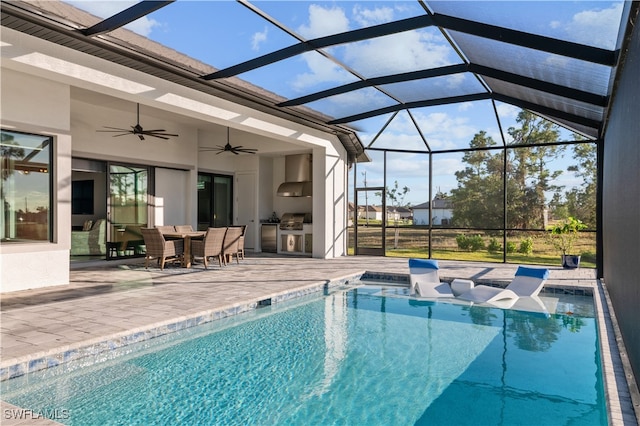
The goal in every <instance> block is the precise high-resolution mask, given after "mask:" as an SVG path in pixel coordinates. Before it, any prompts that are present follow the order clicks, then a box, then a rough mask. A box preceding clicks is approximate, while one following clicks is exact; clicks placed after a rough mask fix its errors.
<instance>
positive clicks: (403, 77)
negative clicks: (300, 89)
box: [278, 64, 467, 107]
mask: <svg viewBox="0 0 640 426" xmlns="http://www.w3.org/2000/svg"><path fill="white" fill-rule="evenodd" d="M465 71H467V65H465V64H459V65H449V66H446V67H440V68H433V69H426V70H420V71H412V72H406V73H400V74H393V75H385V76H382V77H375V78H369V79H366V80H360V81H355V82H353V83H349V84H345V85H342V86H338V87H333V88H331V89H327V90H323V91H320V92H317V93H312V94H310V95H307V96H301V97H299V98H296V99H290V100H288V101H285V102H281V103H279V104H278V106H280V107H289V106H294V105H302V104H306V103H309V102H313V101H317V100H319V99H323V98H327V97H329V96H335V95H341V94H343V93H347V92H352V91H354V90H358V89H363V88H365V87H372V86H381V85H384V84H392V83H400V82H403V81H411V80H420V79H423V78H430V77H440V76H444V75H451V74H458V73H461V72H465Z"/></svg>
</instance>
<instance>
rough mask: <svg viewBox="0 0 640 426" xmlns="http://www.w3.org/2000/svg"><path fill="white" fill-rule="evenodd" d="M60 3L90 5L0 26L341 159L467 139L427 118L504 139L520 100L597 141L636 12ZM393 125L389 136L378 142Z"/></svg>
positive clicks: (581, 6) (557, 7)
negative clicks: (230, 110) (296, 136)
mask: <svg viewBox="0 0 640 426" xmlns="http://www.w3.org/2000/svg"><path fill="white" fill-rule="evenodd" d="M67 3H72V4H73V5H75V6H76V7H81V8H82V7H87V6H88V5H90V4H92V3H93V4H94V6H95V5H96V4H98V3H101V2H60V3H58V2H50V1H30V2H23V1H6V2H3V5H2V25H3V26H7V27H10V28H14V29H16V30H19V31H23V32H27V33H30V34H33V35H35V36H37V37H41V38H44V39H47V40H50V41H52V42H55V43H59V44H61V45H65V46H68V47H71V48H74V49H77V50H81V51H84V52H87V53H90V54H93V55H96V56H100V57H102V58H105V59H108V60H111V61H114V62H118V63H121V64H124V65H126V66H130V67H132V68H136V69H138V70H144V71H146V72H150V73H153V74H155V75H157V76H160V77H163V78H166V79H169V80H172V81H176V82H179V83H181V84H185V85H188V86H190V87H194V88H197V89H198V90H202V91H205V92H208V93H212V94H215V95H217V96H222V97H224V98H228V99H232V100H235V101H237V102H240V103H242V104H246V105H250V106H252V107H256V108H259V109H261V110H267V111H269V112H271V113H275V114H277V115H280V116H286V117H288V118H290V119H291V118H293V119H296V120H302V121H304V122H305V123H306V124H311V125H313V126H316V127H319V128H323V129H325V130H329V131H332V132H335V133H336V134H338V136H339V137H340V139H341V141H342V143H343V145H344V146H345V147H346V149H347V151H348V153H349V154H350V155H351V158H356V157H358V156H359V155H360V154H362V152H363V148H364V146H365V145H366V146H368V147H370V148H376V147H378V146H380V147H384V148H385V149H395V150H400V151H416V152H418V151H422V152H445V151H453V150H460V149H464V148H467V147H468V146H467V145H465V144H466V143H467V142H468V141H469V140H470V138H469V137H468V135H466V136H465V137H466V139H464V138H462V139H460V140H459V141H456V140H453V139H450V140H443V138H442V137H441V136H440V133H441V131H442V128H443V127H456V126H457V127H461V126H466V127H469V128H473V129H475V130H476V131H477V130H480V129H488V131H489V133H493V134H494V135H495V139H496V141H497V142H499V143H502V144H503V145H508V144H509V143H510V142H511V141H510V138H509V135H508V132H507V129H508V127H509V126H510V125H512V124H513V123H514V116H515V114H514V112H513V111H516V110H520V109H526V110H529V111H531V112H533V113H535V114H537V115H539V116H541V117H543V118H545V119H548V120H550V121H553V122H555V123H557V124H559V125H561V126H562V127H564V128H565V129H567V130H568V131H569V133H567V135H569V136H567V138H569V137H573V135H571V133H574V134H577V135H580V136H581V137H584V138H587V139H593V140H595V139H600V138H601V137H602V135H603V134H604V129H605V126H606V122H607V111H608V106H609V103H610V101H611V93H612V90H613V87H614V80H615V73H616V67H617V64H618V61H619V59H620V56H621V55H620V50H619V49H620V46H621V44H622V43H621V40H622V38H623V36H624V32H625V31H626V22H627V21H628V19H627V17H628V16H629V13H630V10H631V9H632V8H637V7H638V6H637V4H633V3H632V2H622V1H613V2H611V1H609V2H595V1H582V2H581V1H576V2H568V1H558V2H521V1H513V2H505V1H496V2H484V1H473V2H466V1H434V2H430V1H429V2H426V1H411V2H370V1H367V2H362V3H358V2H341V1H338V2H328V3H325V2H322V1H318V2H315V3H311V2H275V1H263V2H261V1H256V2H249V1H246V0H240V1H237V2H227V1H202V2H188V1H141V2H139V3H136V4H133V5H132V6H131V3H127V2H104V3H111V4H112V5H113V3H117V4H119V6H118V7H120V8H121V9H122V10H120V11H116V12H115V13H112V14H111V15H109V16H101V17H96V16H92V15H89V14H86V13H84V12H81V11H78V10H76V9H74V8H70V7H69V4H67ZM96 10H98V9H95V10H93V11H94V13H97V12H96ZM104 10H107V9H104ZM143 21H144V22H147V23H153V22H155V23H156V24H157V23H160V24H159V25H160V28H162V27H163V26H164V27H165V28H166V31H165V32H163V31H161V30H157V31H150V32H148V33H147V34H146V37H147V38H148V39H151V40H153V41H156V42H157V43H159V45H155V44H153V45H150V44H148V43H145V42H144V40H146V39H145V38H143V37H140V36H139V35H137V34H133V33H131V32H130V31H125V30H123V29H121V27H124V26H127V25H128V26H127V28H132V29H133V30H135V25H136V22H137V23H140V22H143ZM230 23H231V25H232V26H231V27H230V26H229V24H230ZM178 34H179V35H178ZM243 41H244V43H245V44H242V43H243ZM235 43H238V46H245V48H235V46H236V45H235ZM157 46H162V48H157ZM178 52H179V53H178ZM184 55H188V56H184ZM185 57H187V58H195V59H196V60H197V63H198V64H204V65H206V66H197V65H193V64H192V63H191V62H188V61H185V60H184V58H185ZM468 111H473V117H471V116H469V115H468V114H469V112H468ZM394 126H396V128H399V127H404V135H405V137H398V136H397V135H396V137H391V138H390V139H388V140H387V142H386V145H385V143H384V142H378V141H379V140H380V141H382V140H383V139H384V138H383V137H382V136H381V135H383V133H384V132H385V131H387V130H389V129H391V128H393V127H394ZM389 131H391V130H389ZM406 135H410V136H409V137H406ZM362 141H364V143H363V142H362Z"/></svg>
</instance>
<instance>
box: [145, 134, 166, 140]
mask: <svg viewBox="0 0 640 426" xmlns="http://www.w3.org/2000/svg"><path fill="white" fill-rule="evenodd" d="M145 135H147V136H152V137H154V138H159V139H164V140H168V139H169V138H168V137H166V136H163V135H162V134H155V133H145Z"/></svg>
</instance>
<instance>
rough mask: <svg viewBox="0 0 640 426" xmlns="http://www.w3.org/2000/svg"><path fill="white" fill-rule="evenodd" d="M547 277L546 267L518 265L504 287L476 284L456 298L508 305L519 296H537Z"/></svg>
mask: <svg viewBox="0 0 640 426" xmlns="http://www.w3.org/2000/svg"><path fill="white" fill-rule="evenodd" d="M548 277H549V270H548V269H545V268H529V267H526V266H519V267H518V270H517V271H516V276H515V278H514V279H513V280H512V281H511V283H510V284H509V285H508V286H507V287H506V288H499V287H491V286H486V285H478V286H475V287H473V288H472V289H471V290H469V291H466V292H464V293H462V294H461V295H459V296H458V297H457V298H458V299H462V300H467V301H470V302H474V303H491V304H498V305H501V306H502V307H508V305H513V304H514V303H515V301H516V300H518V299H519V298H520V297H534V296H538V293H540V290H542V287H543V286H544V283H545V282H546V281H547V278H548ZM503 305H504V306H503Z"/></svg>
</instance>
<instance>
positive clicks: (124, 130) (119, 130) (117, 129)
mask: <svg viewBox="0 0 640 426" xmlns="http://www.w3.org/2000/svg"><path fill="white" fill-rule="evenodd" d="M104 127H105V129H110V130H96V132H130V131H131V130H129V129H120V128H118V127H107V126H104Z"/></svg>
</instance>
